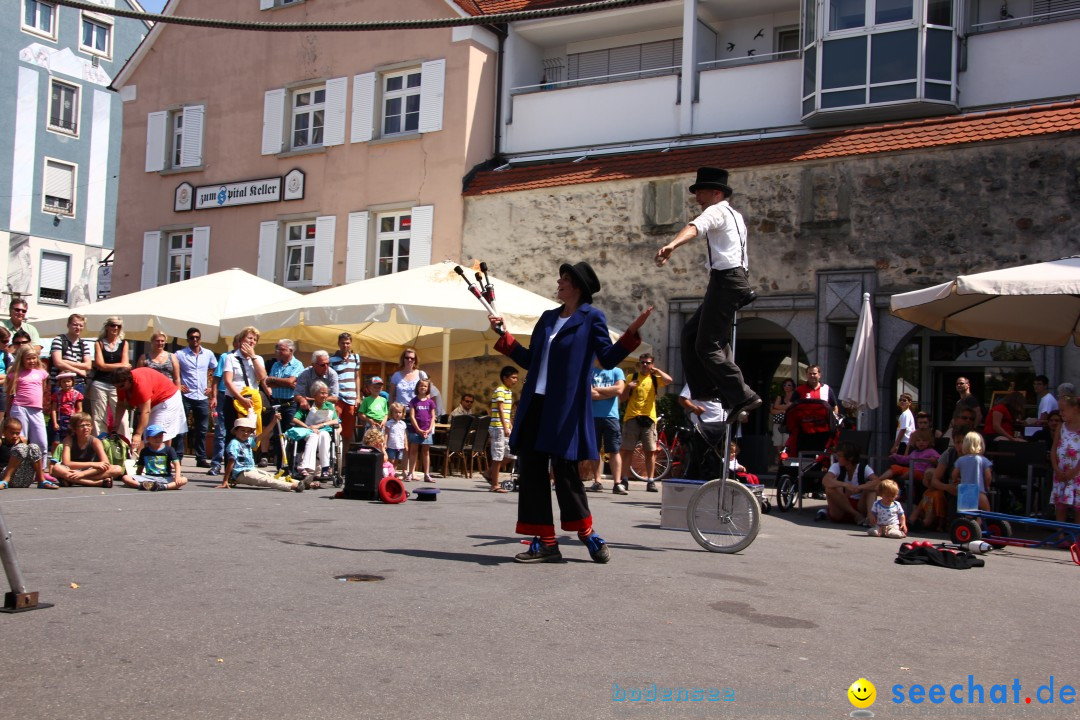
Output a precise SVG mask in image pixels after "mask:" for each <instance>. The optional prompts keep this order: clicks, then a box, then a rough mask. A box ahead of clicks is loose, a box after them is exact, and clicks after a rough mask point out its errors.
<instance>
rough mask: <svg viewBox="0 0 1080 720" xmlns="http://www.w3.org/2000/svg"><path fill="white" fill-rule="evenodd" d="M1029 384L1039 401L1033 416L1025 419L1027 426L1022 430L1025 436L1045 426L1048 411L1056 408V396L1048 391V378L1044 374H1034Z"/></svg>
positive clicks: (1050, 411)
mask: <svg viewBox="0 0 1080 720" xmlns="http://www.w3.org/2000/svg"><path fill="white" fill-rule="evenodd" d="M1031 385H1032V387H1033V388H1034V390H1035V397H1036V398H1037V399H1038V401H1039V411H1038V414H1037V415H1036V416H1035V417H1033V418H1031V419H1030V420H1028V421H1027V424H1028V427H1027V428H1026V429H1025V430H1024V434H1025V435H1027V436H1031V435H1034V434H1035V433H1037V432H1038V431H1039V430H1041V429H1042V428H1044V427H1046V420H1047V418H1049V417H1050V413H1052V412H1054V411H1055V410H1057V409H1058V401H1057V398H1056V397H1054V394H1053V393H1052V392H1050V378H1048V377H1046V376H1045V375H1036V376H1035V380H1033V381H1032V383H1031Z"/></svg>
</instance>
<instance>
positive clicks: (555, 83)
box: [510, 65, 682, 95]
mask: <svg viewBox="0 0 1080 720" xmlns="http://www.w3.org/2000/svg"><path fill="white" fill-rule="evenodd" d="M680 70H682V66H681V65H669V66H666V67H658V68H649V69H648V70H631V71H630V72H621V73H611V74H609V75H593V76H590V77H584V78H574V79H573V80H550V81H548V82H542V83H537V84H536V85H519V86H518V87H515V88H510V94H511V95H521V94H524V93H534V92H542V91H545V90H561V89H563V88H569V87H581V86H583V85H600V84H603V83H610V82H620V81H622V80H641V79H642V78H653V77H662V76H664V75H678V74H681V73H680V72H679V71H680Z"/></svg>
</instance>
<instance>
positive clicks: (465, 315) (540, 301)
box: [221, 262, 619, 397]
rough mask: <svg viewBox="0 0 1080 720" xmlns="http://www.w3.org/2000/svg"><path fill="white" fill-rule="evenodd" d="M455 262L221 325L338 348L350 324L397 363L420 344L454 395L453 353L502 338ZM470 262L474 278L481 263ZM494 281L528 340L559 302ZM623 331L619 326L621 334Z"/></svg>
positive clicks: (504, 309) (507, 316) (481, 350)
mask: <svg viewBox="0 0 1080 720" xmlns="http://www.w3.org/2000/svg"><path fill="white" fill-rule="evenodd" d="M455 267H457V266H456V265H455V263H452V262H440V263H435V264H433V265H427V266H424V267H419V268H415V269H412V270H406V271H404V272H399V273H394V274H391V275H383V276H380V277H374V278H370V279H368V280H361V281H358V282H354V283H350V284H348V285H339V286H338V287H333V288H328V289H326V290H321V291H319V292H316V293H312V294H310V295H301V296H298V297H295V298H292V299H290V300H286V301H284V302H279V303H275V304H272V305H271V304H268V305H265V306H264V307H261V308H258V309H254V310H252V311H250V312H248V313H243V314H238V315H235V316H232V317H227V318H224V319H223V320H222V324H221V329H222V332H223V333H225V334H229V333H233V332H236V331H237V330H239V329H240V328H241V327H243V326H245V325H253V326H255V327H257V328H259V329H260V330H261V331H262V332H263V339H264V340H265V339H266V338H267V329H268V328H272V329H273V331H272V334H275V335H277V334H280V335H282V336H286V337H289V338H291V339H293V340H294V341H297V342H299V344H300V347H301V348H302V349H319V348H333V347H335V346H336V345H337V336H338V334H339V333H341V332H343V331H348V332H351V333H352V334H353V347H354V349H355V350H356V352H358V353H360V354H361V355H363V356H367V357H373V358H377V359H380V360H384V361H388V362H394V363H396V362H397V361H398V358H399V356H400V354H401V351H402V349H403V348H406V347H413V348H416V351H417V354H418V356H419V361H420V363H421V364H423V363H425V362H426V363H433V362H436V361H439V360H441V362H442V364H443V376H442V383H441V385H440V387H441V388H442V390H443V395H444V397H450V395H447V394H446V393H447V391H448V388H447V383H446V379H447V377H448V374H449V364H450V361H451V360H458V359H462V358H472V357H480V356H482V355H484V354H486V353H488V352H491V348H492V346H494V344H495V342H496V341H497V340H498V336H497V335H496V334H495V333H494V332H492V331H491V328H490V326H489V324H488V319H487V311H486V310H484V308H483V307H482V306H481V305H480V303H479V302H478V301H477V300H476V298H474V297H472V295H471V294H470V293H469V291H468V289H467V288H466V285H465V282H464V281H463V280H462V279H461V277H460V276H459V275H458V274H457V273H456V272H454V268H455ZM465 270H466V275H467V276H468V277H469V279H470V280H473V273H474V272H475V271H474V270H472V269H470V268H465ZM491 281H492V284H493V285H494V286H495V302H496V306H497V308H498V310H499V313H500V314H501V315H502V317H503V320H504V322H505V324H506V327H507V329H508V330H509V331H510V332H511V333H513V334H514V336H515V337H516V338H517V339H518V341H519V342H521V343H522V344H525V345H527V344H528V342H529V336H530V334H531V333H532V329H533V326H534V325H535V324H536V321H537V320H538V319H539V317H540V314H541V313H543V312H544V311H545V310H549V309H551V308H554V307H557V305H558V303H556V302H555V301H554V300H552V299H550V298H546V297H543V296H541V295H537V294H536V293H533V292H530V291H528V290H525V289H524V288H521V287H518V286H516V285H514V284H512V283H508V282H504V281H501V280H499V279H498V278H496V277H492V278H491ZM553 289H554V288H553ZM618 335H619V333H617V332H614V331H612V337H613V339H614V338H617V337H618Z"/></svg>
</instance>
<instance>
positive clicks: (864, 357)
mask: <svg viewBox="0 0 1080 720" xmlns="http://www.w3.org/2000/svg"><path fill="white" fill-rule="evenodd" d="M840 401H841V402H842V403H844V404H845V405H848V406H850V407H854V408H857V409H858V410H859V411H860V412H861V411H863V410H873V409H875V408H876V407H877V406H878V378H877V346H876V343H875V342H874V314H873V308H871V306H870V293H863V301H862V310H861V311H860V312H859V324H858V327H857V328H856V330H855V344H854V346H852V348H851V357H849V358H848V364H847V370H845V371H844V382H843V383H842V384H841V385H840ZM859 426H860V427H862V423H859Z"/></svg>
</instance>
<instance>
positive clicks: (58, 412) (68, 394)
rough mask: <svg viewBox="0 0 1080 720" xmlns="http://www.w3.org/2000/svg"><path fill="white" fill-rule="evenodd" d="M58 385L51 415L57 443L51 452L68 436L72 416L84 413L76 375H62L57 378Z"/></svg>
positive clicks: (54, 391)
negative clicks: (76, 386)
mask: <svg viewBox="0 0 1080 720" xmlns="http://www.w3.org/2000/svg"><path fill="white" fill-rule="evenodd" d="M56 385H57V387H56V389H55V390H53V394H52V412H51V413H50V414H51V415H52V417H51V418H50V419H51V420H52V429H53V433H54V434H55V437H56V441H55V442H54V443H53V446H52V447H51V448H49V451H50V452H52V451H53V450H55V449H56V446H57V445H59V444H60V443H62V442H64V438H66V437H67V436H68V430H69V428H70V427H71V416H72V415H74V414H75V413H81V412H82V411H83V394H82V393H81V392H79V391H78V390H76V389H75V373H73V372H62V373H60V374H59V375H57V376H56Z"/></svg>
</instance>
